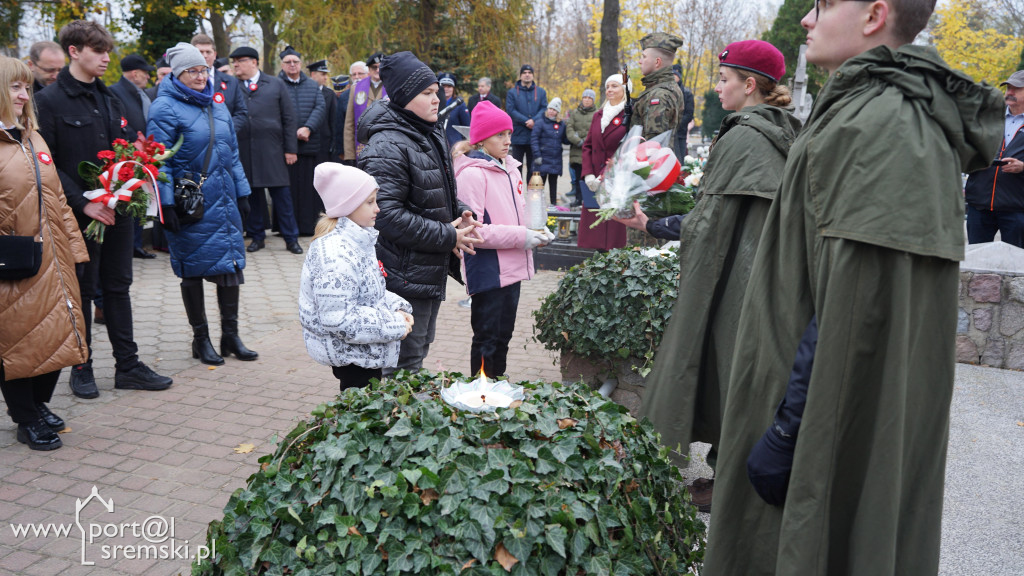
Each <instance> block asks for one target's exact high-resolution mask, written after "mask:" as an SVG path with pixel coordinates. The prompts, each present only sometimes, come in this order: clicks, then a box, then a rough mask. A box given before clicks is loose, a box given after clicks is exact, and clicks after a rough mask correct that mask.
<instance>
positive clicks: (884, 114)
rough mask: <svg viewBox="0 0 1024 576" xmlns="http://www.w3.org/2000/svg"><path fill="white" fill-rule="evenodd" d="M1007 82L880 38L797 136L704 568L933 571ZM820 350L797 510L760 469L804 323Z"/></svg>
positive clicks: (747, 314) (734, 387)
mask: <svg viewBox="0 0 1024 576" xmlns="http://www.w3.org/2000/svg"><path fill="white" fill-rule="evenodd" d="M1003 109H1004V107H1003V104H1002V96H1001V95H1000V94H999V92H998V91H997V90H995V89H994V88H991V87H988V86H984V85H978V84H975V83H974V82H973V81H971V79H970V78H968V77H967V76H965V75H963V74H961V73H959V72H955V71H953V70H951V69H950V68H949V67H947V66H946V64H945V63H944V62H943V61H942V59H941V58H940V57H939V56H938V54H937V53H936V52H935V50H934V49H931V48H925V47H920V46H910V45H907V46H903V47H901V48H899V49H898V50H893V49H892V48H889V47H886V46H881V47H876V48H874V49H871V50H869V51H867V52H864V53H863V54H861V55H859V56H857V57H855V58H851V59H850V60H848V61H847V62H846V63H845V64H843V65H842V66H841V67H840V68H839V69H838V70H837V71H836V72H835V74H833V76H832V77H831V78H830V79H829V81H828V82H827V83H826V85H825V87H824V88H823V89H822V91H821V93H820V94H819V95H818V100H817V102H815V106H814V110H813V112H812V113H811V117H810V118H809V119H808V121H807V124H806V125H805V126H804V128H803V130H802V131H801V132H800V136H799V137H798V138H797V140H796V142H795V143H794V144H793V148H792V150H791V151H790V154H789V159H788V161H787V163H786V168H785V173H784V175H783V179H782V187H781V188H780V189H779V193H778V196H777V198H776V200H775V202H774V203H773V204H772V207H771V209H770V210H769V213H768V220H767V221H766V223H765V227H764V231H763V233H762V235H761V245H760V247H759V248H758V253H757V256H756V257H755V261H754V266H753V269H752V271H751V275H750V281H749V285H748V289H747V293H746V295H745V298H744V303H743V310H742V312H741V314H740V322H739V326H738V336H737V340H736V354H735V356H734V360H733V364H732V374H731V379H730V383H729V395H728V397H727V400H726V405H725V412H724V417H723V422H722V436H721V443H720V446H719V459H718V469H717V476H716V480H715V491H714V499H713V502H712V507H713V510H714V515H715V516H714V521H713V522H712V523H711V532H710V535H709V539H708V549H707V556H706V560H705V566H704V571H703V573H704V574H706V575H709V576H719V575H728V576H742V575H753V574H765V575H768V574H776V575H783V574H785V575H793V576H819V575H820V576H826V575H827V576H842V575H846V574H849V575H866V574H870V575H871V576H886V575H893V576H895V575H899V576H908V575H909V576H913V575H926V574H927V575H930V576H934V575H935V574H936V573H937V571H938V561H939V541H940V530H941V524H942V522H941V521H942V504H943V483H944V479H945V465H946V444H947V440H948V430H949V404H950V398H951V396H952V391H953V376H954V366H955V362H954V361H955V334H956V321H957V286H958V281H959V269H958V264H957V260H960V259H962V258H963V253H964V232H963V217H964V216H963V215H964V211H963V210H964V208H963V205H964V204H963V202H964V201H963V194H962V193H961V180H960V173H961V171H963V172H970V171H973V170H977V169H979V168H983V167H985V166H987V165H988V164H989V162H990V161H991V159H992V158H993V157H994V156H995V153H996V151H997V148H998V146H999V142H1000V138H1001V134H1002V130H1003ZM814 314H816V315H817V318H818V330H819V331H818V345H817V351H816V355H815V358H814V365H813V370H812V372H811V379H810V384H809V389H808V393H807V403H806V407H805V410H804V415H803V422H802V424H801V427H800V430H799V435H798V437H797V442H796V452H795V454H794V462H793V468H792V475H791V479H790V483H789V489H788V492H787V496H786V503H785V506H784V507H776V506H769V505H768V504H766V503H765V502H764V501H762V500H761V499H760V498H759V497H758V496H757V494H756V493H755V492H754V489H753V488H752V487H751V484H750V482H749V480H748V479H747V470H746V460H747V456H748V455H749V453H750V450H751V448H752V447H753V446H754V444H755V443H756V442H757V441H758V439H759V438H760V437H761V435H762V433H763V432H764V431H765V429H766V428H767V427H768V426H769V425H770V424H771V423H772V420H773V415H774V412H775V409H776V407H777V406H778V404H779V402H780V400H781V399H782V397H783V394H784V392H785V389H786V383H787V378H788V377H789V373H790V370H791V369H792V364H793V359H794V355H795V351H796V347H797V343H798V342H799V341H800V337H801V335H802V333H803V331H804V329H805V328H806V327H807V324H808V322H809V321H810V319H811V316H812V315H814Z"/></svg>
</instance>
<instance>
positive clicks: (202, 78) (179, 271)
mask: <svg viewBox="0 0 1024 576" xmlns="http://www.w3.org/2000/svg"><path fill="white" fill-rule="evenodd" d="M166 59H167V63H168V64H169V65H170V67H171V75H170V77H169V78H170V80H169V81H164V82H161V83H160V88H159V92H158V96H157V98H156V100H154V101H153V105H152V106H151V107H150V110H149V123H148V125H147V128H148V132H149V134H151V135H152V136H153V138H154V139H155V140H156V141H157V142H160V143H162V144H163V145H164V146H166V147H168V148H170V147H171V146H173V145H174V143H175V142H176V141H177V140H178V138H179V137H184V142H183V143H182V145H181V149H180V150H178V153H177V154H175V155H174V156H172V157H171V158H170V160H168V161H167V163H166V164H164V166H163V167H162V168H161V169H160V171H161V172H163V173H166V174H167V176H168V180H169V182H168V183H163V182H161V183H160V204H161V205H162V211H163V215H164V230H165V231H166V234H167V242H168V247H169V248H170V252H171V269H172V270H173V271H174V274H175V275H177V276H178V277H179V278H181V298H182V301H183V302H184V304H185V313H186V315H187V316H188V323H189V325H191V326H192V335H193V339H192V357H193V358H197V359H199V361H200V362H202V363H203V364H210V365H221V364H224V358H223V357H224V356H228V355H229V354H234V355H235V356H236V357H238V359H239V360H256V359H257V358H258V356H259V355H258V354H257V353H256V352H253V351H252V350H249V349H248V348H246V347H245V345H244V344H242V340H241V339H240V338H239V336H238V299H239V289H240V287H241V285H242V284H243V283H244V282H245V277H244V276H243V274H242V269H243V268H245V244H244V241H243V240H242V222H243V221H244V220H245V216H247V215H248V213H249V194H250V189H249V182H248V180H246V178H245V172H244V171H243V170H242V162H241V161H240V160H239V158H238V141H237V139H236V138H235V128H234V123H233V122H232V119H231V113H230V112H228V109H227V105H225V104H224V95H223V94H222V93H220V92H214V89H213V88H214V86H213V84H212V83H211V82H210V81H209V79H210V68H209V67H208V66H207V65H206V59H205V58H203V55H202V54H200V53H199V49H198V48H196V47H195V46H192V45H191V44H185V43H184V42H179V43H178V44H177V45H176V46H175V47H173V48H171V49H170V50H168V51H167V56H166ZM182 178H187V179H189V180H192V181H193V182H198V183H200V184H201V186H202V193H203V206H204V213H203V216H202V218H201V219H200V220H199V221H198V222H194V223H182V222H180V221H179V220H178V216H177V214H176V213H175V211H174V203H175V199H174V184H173V182H174V181H176V180H179V179H182ZM204 281H206V282H210V283H212V284H214V285H216V287H217V304H218V305H219V307H220V320H221V334H220V354H217V350H216V349H214V347H213V344H212V342H211V341H210V329H209V326H208V325H207V323H206V306H205V305H204V303H203V300H204V296H203V292H204V289H203V285H204Z"/></svg>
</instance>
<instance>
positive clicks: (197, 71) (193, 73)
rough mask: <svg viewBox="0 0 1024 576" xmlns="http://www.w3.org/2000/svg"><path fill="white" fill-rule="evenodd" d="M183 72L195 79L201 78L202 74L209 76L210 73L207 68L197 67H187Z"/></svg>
mask: <svg viewBox="0 0 1024 576" xmlns="http://www.w3.org/2000/svg"><path fill="white" fill-rule="evenodd" d="M185 73H186V74H188V75H189V78H192V79H196V78H201V77H203V76H209V75H210V69H209V68H198V69H196V68H189V69H188V70H185Z"/></svg>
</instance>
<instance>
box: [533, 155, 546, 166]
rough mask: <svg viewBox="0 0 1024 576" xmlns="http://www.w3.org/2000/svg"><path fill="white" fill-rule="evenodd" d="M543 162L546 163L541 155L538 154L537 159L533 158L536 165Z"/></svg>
mask: <svg viewBox="0 0 1024 576" xmlns="http://www.w3.org/2000/svg"><path fill="white" fill-rule="evenodd" d="M543 163H544V159H543V158H541V157H540V156H537V157H536V158H535V159H534V160H533V165H534V166H540V165H541V164H543Z"/></svg>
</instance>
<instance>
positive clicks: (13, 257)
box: [0, 138, 43, 280]
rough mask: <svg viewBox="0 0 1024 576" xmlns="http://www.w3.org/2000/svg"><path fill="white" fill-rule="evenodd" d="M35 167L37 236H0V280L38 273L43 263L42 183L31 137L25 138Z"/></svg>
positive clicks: (31, 275)
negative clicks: (37, 209)
mask: <svg viewBox="0 0 1024 576" xmlns="http://www.w3.org/2000/svg"><path fill="white" fill-rule="evenodd" d="M27 140H28V148H29V151H30V152H31V153H32V165H33V166H34V167H35V169H36V192H37V194H38V198H39V237H38V239H37V238H36V236H0V280H22V279H24V278H31V277H33V276H35V275H36V274H38V273H39V266H40V265H42V263H43V184H42V178H40V177H39V161H38V160H37V159H36V150H35V148H34V147H33V146H32V140H31V138H27Z"/></svg>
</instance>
